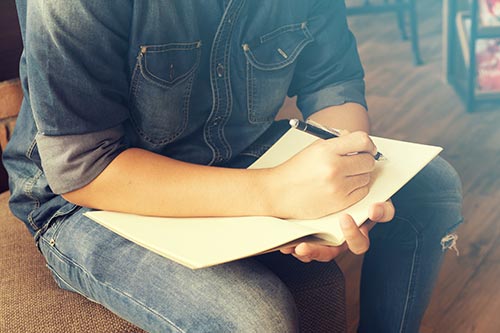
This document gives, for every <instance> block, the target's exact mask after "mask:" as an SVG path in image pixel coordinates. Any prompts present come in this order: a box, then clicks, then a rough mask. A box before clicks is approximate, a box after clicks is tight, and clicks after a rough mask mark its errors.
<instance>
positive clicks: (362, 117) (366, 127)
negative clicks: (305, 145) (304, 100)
mask: <svg viewBox="0 0 500 333" xmlns="http://www.w3.org/2000/svg"><path fill="white" fill-rule="evenodd" d="M309 119H311V120H314V121H315V122H317V123H320V124H323V125H325V126H329V127H333V128H336V129H344V130H348V131H350V132H355V131H363V132H367V133H369V132H370V122H369V118H368V113H367V112H366V109H365V108H364V107H363V106H362V105H360V104H357V103H345V104H342V105H335V106H330V107H328V108H325V109H323V110H321V111H318V112H316V113H314V114H313V115H312V116H311V117H310V118H309Z"/></svg>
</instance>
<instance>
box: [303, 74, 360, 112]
mask: <svg viewBox="0 0 500 333" xmlns="http://www.w3.org/2000/svg"><path fill="white" fill-rule="evenodd" d="M349 102H352V103H358V104H361V105H363V106H364V107H365V109H368V108H367V105H366V99H365V81H364V80H362V79H356V80H351V81H346V82H342V83H339V84H335V85H332V86H328V87H326V88H324V89H321V90H319V91H316V92H314V93H312V94H307V95H302V96H301V95H299V96H298V97H297V106H298V108H299V109H300V110H301V112H302V115H303V116H304V119H307V118H309V117H310V116H311V115H312V114H314V113H316V112H318V111H320V110H323V109H324V108H327V107H329V106H334V105H342V104H345V103H349Z"/></svg>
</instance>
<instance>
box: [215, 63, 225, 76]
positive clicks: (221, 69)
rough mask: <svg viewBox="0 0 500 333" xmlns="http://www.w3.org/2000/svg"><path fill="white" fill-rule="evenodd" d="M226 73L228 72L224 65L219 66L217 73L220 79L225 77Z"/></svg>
mask: <svg viewBox="0 0 500 333" xmlns="http://www.w3.org/2000/svg"><path fill="white" fill-rule="evenodd" d="M225 71H226V69H225V68H224V65H222V64H218V65H217V69H216V72H217V76H218V77H223V76H224V72H225Z"/></svg>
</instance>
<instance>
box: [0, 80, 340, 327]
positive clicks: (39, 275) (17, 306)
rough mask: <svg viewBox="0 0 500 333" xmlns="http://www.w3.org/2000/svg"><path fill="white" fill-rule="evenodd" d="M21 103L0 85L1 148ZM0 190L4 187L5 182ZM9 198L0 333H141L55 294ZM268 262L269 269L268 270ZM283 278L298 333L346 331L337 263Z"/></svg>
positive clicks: (292, 271)
mask: <svg viewBox="0 0 500 333" xmlns="http://www.w3.org/2000/svg"><path fill="white" fill-rule="evenodd" d="M21 98H22V91H21V87H20V84H19V81H18V80H15V81H10V82H6V83H0V144H1V148H2V149H3V148H5V144H6V143H7V140H8V139H9V137H10V134H11V133H12V129H13V127H14V123H15V119H16V118H15V117H16V115H17V113H18V111H19V107H20V103H21ZM0 154H1V150H0ZM0 167H1V165H0ZM0 174H1V173H0ZM0 180H1V179H0ZM0 185H3V188H4V189H5V188H6V184H5V178H4V179H3V184H0ZM0 191H1V190H0ZM8 199H9V193H8V192H4V193H2V194H0V230H1V232H0V253H1V257H0V332H6V333H7V332H9V333H35V332H37V333H38V332H68V333H71V332H75V333H83V332H88V333H99V332H103V333H132V332H134V333H139V332H144V331H143V330H141V329H139V328H137V327H136V326H134V325H132V324H130V323H128V322H126V321H125V320H123V319H121V318H119V317H118V316H116V315H114V314H113V313H111V312H110V311H108V310H107V309H105V308H104V307H102V306H101V305H99V304H96V303H93V302H91V301H89V300H87V299H86V298H84V297H82V296H80V295H78V294H75V293H72V292H68V291H65V290H62V289H59V288H58V287H57V285H56V283H55V282H54V281H53V280H52V277H51V276H50V273H49V270H48V269H47V268H46V267H45V262H44V259H43V257H42V255H41V254H40V253H39V252H38V251H37V249H36V247H35V245H34V241H33V238H32V237H31V235H30V234H29V232H28V230H27V229H26V227H25V226H24V224H23V223H22V222H21V221H19V220H17V219H16V218H15V217H14V216H13V215H12V214H11V212H10V211H9V208H8ZM270 260H271V261H269V262H268V263H267V264H269V265H272V258H271V259H270ZM305 270H309V274H310V273H311V270H312V271H313V272H314V274H313V276H314V277H315V280H314V281H313V283H309V284H308V285H304V283H302V281H301V276H302V274H303V272H304V271H305ZM282 279H283V280H286V282H287V284H288V285H289V286H290V289H291V290H292V293H293V294H294V296H295V299H296V302H297V304H298V305H299V307H300V309H303V310H302V311H301V312H300V313H299V316H300V319H301V332H317V333H321V332H328V333H334V332H345V331H346V312H345V311H346V310H345V283H344V276H343V274H342V272H341V271H340V269H339V267H338V266H337V264H336V263H335V262H332V263H328V264H320V263H313V264H312V265H300V264H299V263H298V262H296V263H294V264H291V265H290V267H289V272H287V274H286V276H283V277H282Z"/></svg>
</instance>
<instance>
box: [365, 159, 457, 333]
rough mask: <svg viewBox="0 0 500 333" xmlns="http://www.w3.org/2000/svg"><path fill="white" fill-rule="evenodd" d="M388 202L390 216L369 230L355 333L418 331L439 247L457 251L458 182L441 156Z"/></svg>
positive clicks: (441, 251)
mask: <svg viewBox="0 0 500 333" xmlns="http://www.w3.org/2000/svg"><path fill="white" fill-rule="evenodd" d="M392 201H393V203H394V206H395V207H396V215H395V217H394V220H393V221H391V222H390V223H379V224H378V225H377V226H376V227H375V228H374V229H373V230H372V231H371V232H370V240H371V245H370V250H369V251H368V252H367V253H366V254H365V258H364V262H363V270H362V275H361V296H360V297H361V307H360V308H361V309H360V311H361V315H360V325H359V329H358V332H418V328H419V326H420V321H421V319H422V317H423V315H424V312H425V310H426V307H427V305H428V303H429V300H430V296H431V293H432V289H433V287H434V284H435V281H436V279H437V276H438V273H439V269H440V267H441V262H442V259H443V254H444V251H445V250H446V249H449V248H453V249H454V250H455V251H457V254H458V249H457V247H456V240H457V238H458V237H457V236H456V234H454V233H453V231H454V230H455V229H456V228H457V227H458V225H459V224H460V223H461V222H462V216H461V207H462V193H461V184H460V181H459V178H458V176H457V175H456V173H455V170H454V169H453V168H452V167H451V166H450V165H449V164H448V163H447V162H446V161H445V160H443V159H442V158H439V157H438V158H436V159H435V160H434V161H432V163H431V164H429V165H428V166H427V167H426V168H424V169H423V170H422V171H421V172H420V173H419V174H418V175H417V176H416V177H415V178H413V179H412V180H411V181H410V182H409V183H408V184H407V185H406V186H405V187H403V188H402V189H401V190H400V191H399V192H398V193H396V194H395V195H394V196H393V197H392Z"/></svg>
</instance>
